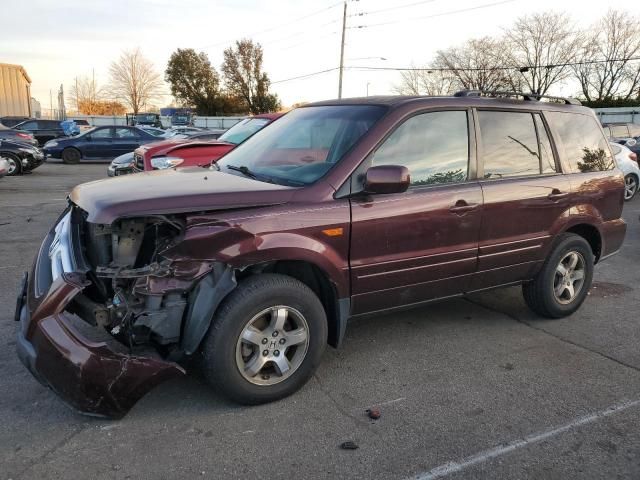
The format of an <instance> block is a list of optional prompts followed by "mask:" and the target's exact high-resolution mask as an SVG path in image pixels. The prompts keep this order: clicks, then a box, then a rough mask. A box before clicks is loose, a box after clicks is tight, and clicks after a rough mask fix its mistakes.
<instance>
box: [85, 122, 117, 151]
mask: <svg viewBox="0 0 640 480" xmlns="http://www.w3.org/2000/svg"><path fill="white" fill-rule="evenodd" d="M113 135H114V134H113V127H98V128H96V129H95V130H92V131H91V132H90V133H89V134H87V137H88V138H86V139H85V145H84V152H85V156H86V157H88V158H107V157H108V156H109V154H110V152H112V151H113V141H114V138H113Z"/></svg>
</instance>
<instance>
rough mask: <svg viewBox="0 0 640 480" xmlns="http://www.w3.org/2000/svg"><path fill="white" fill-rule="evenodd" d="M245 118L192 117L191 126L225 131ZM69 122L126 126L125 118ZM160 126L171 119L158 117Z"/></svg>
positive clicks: (88, 117) (89, 117)
mask: <svg viewBox="0 0 640 480" xmlns="http://www.w3.org/2000/svg"><path fill="white" fill-rule="evenodd" d="M245 118H247V117H193V125H194V126H196V127H200V128H220V129H223V130H227V129H228V128H231V127H233V126H234V125H235V124H236V123H238V122H239V121H241V120H244V119H245ZM68 119H69V120H86V121H87V122H89V125H92V126H94V127H98V126H102V125H126V124H127V119H126V117H120V116H110V115H71V116H69V117H68ZM160 121H161V122H162V126H163V127H164V128H168V127H170V126H171V117H160Z"/></svg>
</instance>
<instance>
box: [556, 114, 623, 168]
mask: <svg viewBox="0 0 640 480" xmlns="http://www.w3.org/2000/svg"><path fill="white" fill-rule="evenodd" d="M544 115H545V117H546V119H547V121H548V122H549V125H551V127H552V128H553V131H554V133H557V135H558V136H559V137H560V138H559V139H556V144H557V143H558V140H559V141H560V142H561V144H562V147H563V150H564V154H565V156H566V157H567V161H568V162H569V166H570V167H571V171H572V172H573V173H580V172H582V173H586V172H598V171H604V170H611V169H613V168H614V166H615V163H614V161H613V158H612V156H611V150H609V144H608V142H607V139H606V138H605V136H604V135H603V134H602V131H601V130H600V125H599V124H598V122H597V121H596V119H595V118H593V117H591V116H590V115H582V114H576V113H565V112H546V113H545V114H544ZM625 128H626V127H625Z"/></svg>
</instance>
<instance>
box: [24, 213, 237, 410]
mask: <svg viewBox="0 0 640 480" xmlns="http://www.w3.org/2000/svg"><path fill="white" fill-rule="evenodd" d="M86 217H87V214H86V212H84V211H83V210H82V209H80V208H79V207H78V206H76V205H74V204H71V205H70V207H69V208H68V209H67V210H66V211H65V212H64V214H63V215H62V216H61V217H60V219H59V220H58V222H57V223H56V225H55V227H54V228H53V229H52V230H51V231H50V232H49V234H48V235H47V237H46V238H45V240H44V242H43V243H42V246H41V248H40V250H39V253H38V255H37V258H36V261H35V263H34V266H33V269H32V270H31V272H30V273H29V274H28V276H27V275H26V274H25V278H24V280H23V284H22V292H21V295H20V296H19V299H18V306H17V310H16V320H18V321H20V322H21V325H20V330H19V333H18V354H19V357H20V359H21V360H22V362H23V363H24V364H25V365H26V366H27V367H28V369H29V370H30V371H31V372H32V373H33V374H34V376H35V377H36V378H38V379H39V380H40V381H41V382H42V383H44V384H46V385H48V386H50V387H51V388H52V389H53V390H54V391H55V392H56V393H58V395H60V396H61V397H62V398H63V399H64V400H65V401H66V402H67V403H69V404H70V405H71V406H73V407H75V408H76V409H77V410H80V411H81V412H83V413H88V414H93V415H101V416H109V417H121V416H122V415H124V414H125V413H126V412H127V411H128V410H129V409H130V408H131V407H132V406H133V405H134V404H135V403H136V402H137V401H138V400H139V399H140V398H141V397H142V396H143V395H145V394H146V393H147V392H148V391H149V390H150V389H152V388H153V387H154V386H156V385H157V384H159V383H160V382H163V381H165V380H168V379H170V378H175V377H179V376H182V375H184V373H185V370H184V369H183V368H182V367H181V366H180V365H178V363H176V361H177V360H179V359H180V357H181V356H182V355H184V353H185V352H187V353H189V354H190V353H193V352H194V351H195V349H196V348H197V346H198V344H199V343H200V341H201V340H202V336H204V333H205V332H206V328H207V327H208V322H209V320H210V312H211V311H212V309H213V308H215V305H216V302H219V301H220V299H221V298H222V297H223V296H224V294H226V293H228V291H229V290H230V289H231V288H232V287H233V284H234V279H233V276H232V274H231V271H230V270H229V269H228V268H226V267H224V266H223V265H222V264H221V263H214V262H197V261H191V260H189V259H176V258H172V256H171V255H169V254H167V253H166V252H167V251H169V250H170V249H171V247H172V246H174V245H176V244H177V243H179V242H180V240H181V239H182V237H183V235H184V224H183V220H182V219H181V218H180V217H179V216H173V217H170V216H145V217H142V218H125V219H122V220H118V221H115V222H114V223H113V224H96V223H91V222H88V221H87V220H86ZM205 277H208V278H205ZM196 284H198V287H197V288H195V287H196ZM183 319H184V322H183Z"/></svg>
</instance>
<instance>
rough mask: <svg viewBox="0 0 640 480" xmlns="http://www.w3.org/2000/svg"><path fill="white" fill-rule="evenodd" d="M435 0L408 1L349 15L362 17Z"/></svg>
mask: <svg viewBox="0 0 640 480" xmlns="http://www.w3.org/2000/svg"><path fill="white" fill-rule="evenodd" d="M435 1H436V0H422V1H421V2H413V3H406V4H404V5H396V6H395V7H388V8H380V9H378V10H369V11H368V12H360V13H353V14H351V15H349V17H362V16H364V15H374V14H376V13H381V12H388V11H391V10H400V9H401V8H409V7H414V6H416V5H423V4H425V3H433V2H435Z"/></svg>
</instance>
